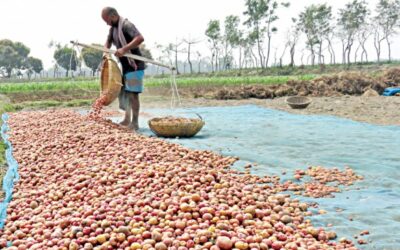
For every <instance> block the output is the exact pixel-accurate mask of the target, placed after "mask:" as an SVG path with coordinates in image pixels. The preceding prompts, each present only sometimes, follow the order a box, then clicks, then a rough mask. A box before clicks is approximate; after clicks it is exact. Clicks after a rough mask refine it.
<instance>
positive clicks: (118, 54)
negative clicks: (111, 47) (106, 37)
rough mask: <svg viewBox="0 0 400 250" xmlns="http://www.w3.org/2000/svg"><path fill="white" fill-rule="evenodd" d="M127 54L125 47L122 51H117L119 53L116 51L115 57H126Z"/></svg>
mask: <svg viewBox="0 0 400 250" xmlns="http://www.w3.org/2000/svg"><path fill="white" fill-rule="evenodd" d="M126 52H127V50H126V49H125V47H122V48H120V49H117V51H115V54H114V55H115V56H117V57H122V56H123V55H125V53H126Z"/></svg>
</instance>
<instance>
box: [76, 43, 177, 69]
mask: <svg viewBox="0 0 400 250" xmlns="http://www.w3.org/2000/svg"><path fill="white" fill-rule="evenodd" d="M71 43H72V44H74V45H79V46H82V47H86V48H92V49H96V50H100V51H103V52H106V53H111V54H114V53H115V52H116V50H112V49H107V48H104V47H102V46H97V45H88V44H84V43H79V42H77V41H76V42H75V41H71ZM124 56H126V57H129V58H133V59H136V60H139V61H143V62H147V63H151V64H154V65H158V66H161V67H164V68H168V69H170V70H172V71H173V70H175V68H174V67H173V66H170V65H166V64H163V63H160V62H157V61H154V60H151V59H149V58H146V57H143V56H138V55H134V54H131V53H125V54H124Z"/></svg>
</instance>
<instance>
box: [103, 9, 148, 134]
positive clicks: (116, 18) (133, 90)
mask: <svg viewBox="0 0 400 250" xmlns="http://www.w3.org/2000/svg"><path fill="white" fill-rule="evenodd" d="M101 17H102V18H103V20H104V22H106V23H107V25H109V26H111V28H110V32H109V34H108V37H107V41H106V43H105V45H104V47H106V48H108V49H109V48H111V45H114V46H115V47H116V48H117V51H116V52H115V56H117V57H118V58H119V60H120V62H121V65H122V78H123V85H124V86H123V88H122V89H121V94H120V96H119V101H120V108H122V109H124V110H125V117H124V120H123V121H122V122H121V123H120V124H122V125H124V126H128V127H129V128H131V129H133V130H135V131H136V130H138V129H139V123H138V119H139V108H140V102H139V94H140V93H142V91H143V77H144V68H145V64H144V62H143V61H139V60H134V59H132V58H127V57H124V56H123V55H124V54H125V53H131V54H134V55H139V56H141V55H142V54H141V52H140V49H139V45H140V44H141V43H142V42H143V41H144V38H143V36H142V35H141V34H140V32H139V31H138V30H137V29H136V27H135V25H134V24H133V23H131V22H130V21H128V19H125V18H123V17H121V16H120V15H119V14H118V12H117V10H116V9H115V8H112V7H105V8H104V9H103V10H102V12H101Z"/></svg>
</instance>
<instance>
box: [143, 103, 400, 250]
mask: <svg viewBox="0 0 400 250" xmlns="http://www.w3.org/2000/svg"><path fill="white" fill-rule="evenodd" d="M144 112H145V113H147V114H148V116H147V117H149V116H150V117H151V116H163V115H174V116H184V117H185V116H186V115H188V114H190V113H194V112H197V113H199V114H200V115H201V116H202V117H203V118H204V121H205V123H206V124H205V126H204V127H203V129H202V130H201V131H200V132H199V133H198V134H197V135H196V136H195V137H193V138H189V139H168V140H169V141H171V142H174V143H180V144H182V145H184V146H187V147H189V148H193V149H204V150H212V151H214V152H218V153H220V154H222V155H231V156H238V157H239V158H240V159H241V161H239V162H237V164H235V165H234V167H235V168H239V169H240V168H241V167H242V166H244V164H246V163H248V162H249V163H257V166H255V167H253V168H252V173H253V174H258V175H279V176H280V177H281V179H282V180H288V179H290V180H294V179H293V170H294V169H306V168H307V167H308V166H316V165H321V166H324V167H338V168H340V169H342V168H344V167H345V166H350V167H351V168H352V169H354V171H355V172H356V174H358V175H362V176H364V178H365V180H364V181H360V182H356V183H355V185H353V186H350V187H343V192H342V193H337V194H335V196H336V197H335V198H333V199H332V198H324V199H311V198H305V197H296V198H298V199H300V200H302V201H310V202H317V203H318V204H319V208H318V209H323V210H326V211H327V212H328V213H327V214H324V215H316V216H312V217H309V218H310V219H311V220H312V221H313V223H314V225H316V226H323V227H327V225H328V224H330V223H331V224H333V226H332V227H329V228H327V230H332V231H335V232H336V233H337V234H338V239H340V238H341V237H347V238H348V239H352V240H354V241H356V240H355V239H354V237H353V236H354V235H359V234H360V232H361V231H363V230H369V231H370V235H368V236H363V237H360V238H363V239H367V240H371V242H370V243H369V244H367V245H362V246H360V245H359V246H358V247H360V249H396V250H398V249H400V237H399V233H398V232H400V182H399V179H400V127H399V126H377V125H371V124H367V123H361V122H355V121H351V120H347V119H342V118H338V117H334V116H322V115H295V114H290V113H287V112H281V111H277V110H271V109H266V108H262V107H259V106H255V105H246V106H236V107H202V108H194V109H191V110H186V109H176V110H168V109H148V110H144ZM140 119H141V124H140V127H141V128H142V129H141V130H140V131H139V132H141V133H144V134H147V135H153V136H154V134H153V133H152V132H151V131H150V130H148V129H146V127H147V124H146V116H142V117H140ZM284 171H285V172H286V173H287V174H286V175H282V172H284ZM346 189H348V190H346ZM337 209H339V210H340V209H343V211H342V212H337V211H336V210H337ZM350 218H351V220H350Z"/></svg>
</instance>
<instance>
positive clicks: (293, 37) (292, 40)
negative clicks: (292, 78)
mask: <svg viewBox="0 0 400 250" xmlns="http://www.w3.org/2000/svg"><path fill="white" fill-rule="evenodd" d="M292 22H293V24H294V25H293V26H292V27H291V28H290V29H289V30H288V32H287V34H286V45H285V46H288V47H289V53H290V63H289V66H290V67H293V66H294V55H295V52H296V45H297V42H298V40H299V37H300V29H299V25H297V24H296V22H297V20H296V19H295V18H292ZM281 61H282V60H281Z"/></svg>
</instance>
